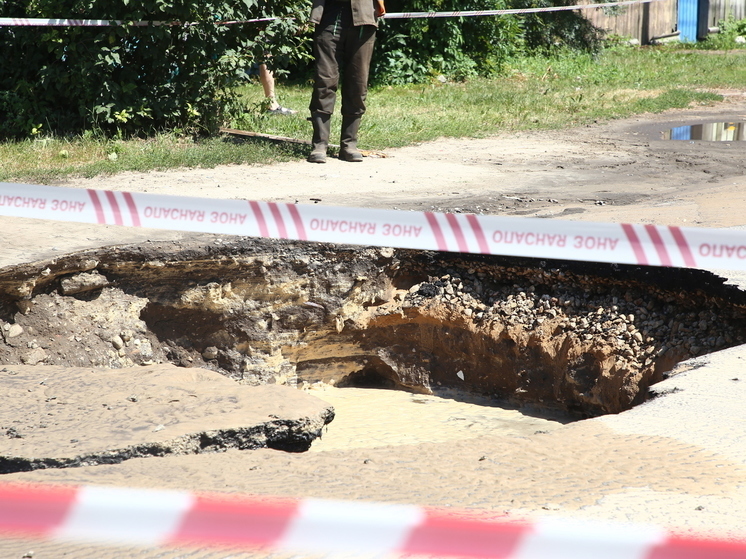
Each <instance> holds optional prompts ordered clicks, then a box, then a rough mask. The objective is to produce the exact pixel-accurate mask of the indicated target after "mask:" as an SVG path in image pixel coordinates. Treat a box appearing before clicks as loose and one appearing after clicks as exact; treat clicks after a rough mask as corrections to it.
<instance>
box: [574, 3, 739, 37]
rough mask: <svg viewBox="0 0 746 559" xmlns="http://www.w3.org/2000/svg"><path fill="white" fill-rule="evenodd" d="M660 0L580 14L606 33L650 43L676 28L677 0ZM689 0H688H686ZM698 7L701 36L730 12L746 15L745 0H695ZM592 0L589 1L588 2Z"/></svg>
mask: <svg viewBox="0 0 746 559" xmlns="http://www.w3.org/2000/svg"><path fill="white" fill-rule="evenodd" d="M680 1H684V0H661V1H656V2H649V3H645V4H633V5H631V6H626V7H622V8H621V9H619V12H618V13H617V14H616V15H607V12H608V11H609V9H608V8H607V9H606V10H605V9H603V8H595V9H591V10H583V14H584V15H585V16H586V17H587V18H588V19H589V20H590V21H591V23H593V25H595V26H596V27H599V28H601V29H603V30H605V31H606V32H607V34H612V35H619V36H621V37H630V38H634V39H637V40H638V41H640V43H641V44H649V43H650V42H651V41H653V40H655V39H660V38H665V37H669V36H671V35H673V34H675V33H676V32H677V31H678V30H679V21H678V18H679V2H680ZM688 1H691V0H688ZM694 1H695V3H696V4H697V6H698V10H699V14H700V15H699V25H698V29H697V35H698V37H699V38H704V37H705V36H706V35H707V33H708V29H711V28H713V27H717V25H718V22H720V21H722V20H724V19H726V18H727V16H728V14H732V15H733V17H734V18H736V19H744V18H746V0H694ZM588 3H592V2H588Z"/></svg>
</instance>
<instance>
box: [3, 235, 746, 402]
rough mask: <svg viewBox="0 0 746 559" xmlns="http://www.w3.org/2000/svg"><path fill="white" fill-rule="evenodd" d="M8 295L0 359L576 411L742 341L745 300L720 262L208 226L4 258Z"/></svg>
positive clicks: (628, 398) (622, 397) (625, 396)
mask: <svg viewBox="0 0 746 559" xmlns="http://www.w3.org/2000/svg"><path fill="white" fill-rule="evenodd" d="M226 239H227V240H226ZM0 296H1V297H2V301H1V303H0V305H1V312H0V320H2V322H0V332H2V337H1V338H0V363H4V364H14V363H23V364H29V365H35V364H50V365H67V366H77V367H80V366H83V367H88V366H93V367H105V368H122V367H130V366H134V365H151V364H154V363H161V362H171V363H175V364H177V365H181V366H184V367H204V368H207V369H212V370H214V371H218V372H220V373H223V374H224V375H227V376H228V377H230V378H232V379H235V380H236V381H238V382H239V383H241V384H248V385H262V384H287V385H291V386H295V385H298V384H300V383H303V382H307V383H313V382H318V381H322V382H326V383H332V384H334V383H336V384H337V385H357V386H365V385H373V386H390V387H395V388H402V389H406V390H410V391H413V392H423V393H430V392H432V391H437V389H438V388H439V387H443V388H458V389H461V390H466V391H470V392H476V393H480V394H484V395H489V396H496V397H498V398H502V399H505V400H507V401H509V402H511V403H519V404H522V403H527V404H528V403H530V404H539V405H542V406H546V407H555V408H559V409H562V410H566V411H569V412H576V413H578V414H579V415H581V416H592V415H599V414H604V413H616V412H619V411H622V410H625V409H628V408H630V407H632V406H633V405H635V404H637V403H639V402H641V401H643V400H644V399H645V398H646V395H647V389H648V387H649V386H650V385H651V384H653V383H655V382H657V381H659V380H661V379H663V378H664V377H665V374H666V372H667V371H669V370H670V369H671V368H672V367H673V366H674V365H675V364H676V363H678V362H679V361H682V360H684V359H687V358H689V357H693V356H697V355H702V354H705V353H708V352H711V351H714V350H717V349H723V348H725V347H729V346H733V345H738V344H741V343H743V341H744V336H745V335H746V322H745V321H744V318H745V317H746V296H745V294H744V292H742V291H739V290H738V289H737V288H735V287H732V286H727V285H724V281H723V279H722V278H719V277H717V276H715V275H713V274H711V273H709V272H703V271H697V270H679V269H659V268H649V267H645V268H642V267H633V266H616V265H605V264H591V263H572V262H564V261H538V260H529V259H516V258H504V257H486V256H465V255H456V254H436V253H429V252H418V251H407V250H394V249H388V248H381V249H379V248H344V247H342V248H340V247H339V246H335V247H331V246H325V245H318V244H303V243H292V242H278V241H260V240H254V239H246V238H239V237H233V238H226V237H216V236H211V235H195V236H194V237H191V238H190V240H188V241H179V242H162V243H145V244H140V245H132V246H122V247H116V248H108V249H98V250H90V251H85V252H80V253H77V254H72V255H67V256H64V257H60V258H57V259H55V260H50V261H44V262H37V263H32V264H26V265H22V266H18V267H13V268H6V269H3V270H0Z"/></svg>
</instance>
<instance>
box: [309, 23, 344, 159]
mask: <svg viewBox="0 0 746 559" xmlns="http://www.w3.org/2000/svg"><path fill="white" fill-rule="evenodd" d="M339 30H340V26H339V11H338V10H332V9H330V10H329V11H328V12H324V18H323V20H322V22H321V23H320V24H318V25H317V26H316V29H315V31H314V40H313V52H314V56H315V59H316V64H315V70H316V73H315V77H314V85H313V93H312V95H311V103H310V104H309V106H308V108H309V110H310V111H311V123H312V124H313V139H312V144H313V148H312V150H311V154H310V155H309V156H308V161H309V162H310V163H326V152H327V149H328V147H329V126H330V121H331V115H332V113H333V112H334V104H335V103H336V99H337V87H338V86H339V63H338V60H337V51H338V45H339Z"/></svg>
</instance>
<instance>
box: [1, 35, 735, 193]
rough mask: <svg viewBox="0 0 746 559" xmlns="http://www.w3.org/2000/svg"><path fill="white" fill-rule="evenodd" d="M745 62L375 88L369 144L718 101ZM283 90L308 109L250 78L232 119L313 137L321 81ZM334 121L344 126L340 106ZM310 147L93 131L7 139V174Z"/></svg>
mask: <svg viewBox="0 0 746 559" xmlns="http://www.w3.org/2000/svg"><path fill="white" fill-rule="evenodd" d="M744 62H746V58H744V55H743V53H741V52H727V51H726V52H718V53H716V54H715V53H712V52H710V51H703V50H691V49H688V50H683V49H682V48H680V47H678V48H677V47H675V46H662V47H643V48H629V47H614V48H609V49H607V50H606V51H605V52H603V53H602V54H601V55H599V56H597V57H593V56H589V55H571V54H563V55H560V56H556V57H553V58H543V57H542V58H539V57H537V58H521V59H516V60H511V61H509V63H508V65H507V67H508V70H507V72H506V74H505V75H504V76H501V77H498V78H495V79H489V80H487V79H475V80H470V81H468V82H465V83H446V84H441V83H440V82H435V83H432V84H425V85H410V86H395V87H373V88H371V90H370V93H369V97H368V113H367V114H366V116H365V118H364V119H363V127H362V129H361V147H363V148H367V149H377V150H382V149H386V148H390V147H399V146H404V145H409V144H412V143H418V142H424V141H428V140H432V139H435V138H438V137H442V136H450V137H480V136H487V135H491V134H499V133H501V132H506V131H516V130H532V129H533V130H541V129H550V128H560V127H571V126H577V125H582V124H586V123H588V122H593V121H602V120H608V119H614V118H622V117H627V116H630V115H633V114H641V113H645V112H660V111H663V110H666V109H669V108H682V107H689V106H694V105H703V104H712V103H714V102H716V101H718V100H719V99H720V97H719V96H718V95H717V94H715V93H712V92H710V91H709V90H712V89H716V88H741V89H744V88H746V72H743V64H744ZM277 91H278V97H279V100H280V102H281V103H282V104H283V105H285V106H287V107H291V108H294V109H297V110H298V114H297V115H293V116H285V117H283V116H274V115H267V114H265V113H263V112H262V111H261V109H260V106H261V102H262V92H261V87H259V85H258V84H249V85H246V86H244V87H243V88H242V90H241V94H242V98H243V99H244V100H245V105H246V108H247V109H246V112H245V113H244V114H243V115H242V116H241V117H240V118H238V119H236V120H235V121H234V122H232V123H229V126H230V127H233V128H240V129H243V130H249V131H253V132H259V133H263V134H271V135H276V136H287V137H291V138H297V139H310V136H311V126H310V123H309V122H308V121H307V120H306V116H307V115H308V110H307V106H308V101H309V98H310V93H311V89H310V85H303V86H298V85H293V86H283V85H282V84H278V87H277ZM333 126H338V121H337V117H336V116H335V120H333ZM336 129H338V128H333V130H336ZM333 141H334V140H333ZM306 151H307V148H305V147H304V146H298V145H297V144H289V143H273V142H268V141H265V140H241V141H239V140H236V139H235V138H232V137H229V136H220V137H214V138H208V139H197V140H194V139H190V138H184V137H179V136H176V135H173V134H162V135H158V136H156V137H153V138H149V139H146V140H142V139H136V140H127V141H124V140H113V139H102V138H97V137H96V136H95V135H93V134H85V135H84V136H83V137H79V138H74V139H64V138H37V139H34V140H28V141H22V142H8V143H0V181H4V182H8V181H17V182H33V183H49V182H54V181H58V180H61V179H64V178H66V177H71V176H86V177H90V176H95V175H100V174H107V173H118V172H122V171H148V170H164V169H169V168H177V167H213V166H215V165H219V164H264V163H272V162H277V161H288V160H293V159H300V158H302V157H304V155H305V153H306Z"/></svg>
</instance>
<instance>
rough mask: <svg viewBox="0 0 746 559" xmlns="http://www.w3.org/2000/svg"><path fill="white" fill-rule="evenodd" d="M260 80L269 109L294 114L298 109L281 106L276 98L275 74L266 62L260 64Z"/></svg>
mask: <svg viewBox="0 0 746 559" xmlns="http://www.w3.org/2000/svg"><path fill="white" fill-rule="evenodd" d="M259 81H260V82H261V84H262V89H263V90H264V98H265V99H267V111H269V112H270V113H274V114H283V115H292V114H295V113H296V112H298V111H294V110H292V109H288V108H285V107H283V106H281V105H280V104H279V103H278V102H277V99H276V98H275V75H274V74H273V73H272V70H270V69H269V68H267V65H266V64H260V65H259Z"/></svg>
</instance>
